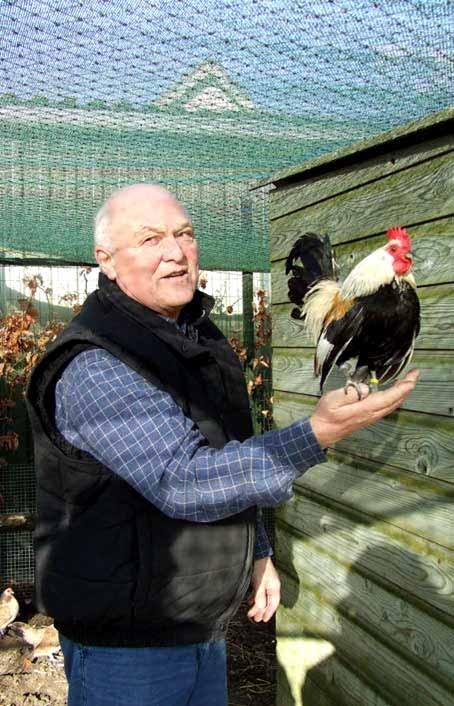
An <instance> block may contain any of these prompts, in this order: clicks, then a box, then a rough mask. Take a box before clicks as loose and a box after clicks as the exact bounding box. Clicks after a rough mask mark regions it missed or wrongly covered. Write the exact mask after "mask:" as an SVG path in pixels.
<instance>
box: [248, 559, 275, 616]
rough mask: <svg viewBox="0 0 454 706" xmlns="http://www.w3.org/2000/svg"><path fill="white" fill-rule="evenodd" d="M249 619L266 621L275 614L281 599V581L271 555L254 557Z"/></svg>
mask: <svg viewBox="0 0 454 706" xmlns="http://www.w3.org/2000/svg"><path fill="white" fill-rule="evenodd" d="M251 589H252V593H251V595H250V597H249V605H251V606H252V608H251V609H250V610H249V611H248V614H247V616H248V618H249V620H252V621H254V622H255V623H259V622H260V621H261V620H263V622H264V623H267V622H268V620H270V618H272V617H273V615H274V614H275V612H276V610H277V607H278V605H279V602H280V600H281V582H280V579H279V575H278V573H277V571H276V569H275V568H274V564H273V562H272V561H271V557H269V556H267V557H264V558H263V559H256V561H255V562H254V569H253V572H252V579H251Z"/></svg>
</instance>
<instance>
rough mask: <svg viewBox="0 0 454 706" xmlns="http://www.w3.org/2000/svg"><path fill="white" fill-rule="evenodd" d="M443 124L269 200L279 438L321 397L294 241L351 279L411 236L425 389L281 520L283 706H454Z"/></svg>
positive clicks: (294, 184) (334, 455) (335, 164)
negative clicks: (297, 307) (326, 250)
mask: <svg viewBox="0 0 454 706" xmlns="http://www.w3.org/2000/svg"><path fill="white" fill-rule="evenodd" d="M436 123H437V118H435V119H434V124H436ZM441 123H442V125H441V128H440V129H439V130H438V131H437V132H438V135H437V133H436V132H435V131H433V130H432V131H431V130H430V129H429V130H427V126H428V125H429V127H430V124H431V121H430V119H429V120H426V121H425V122H424V124H421V125H422V128H424V129H421V130H418V129H415V128H414V126H412V127H411V129H409V130H408V133H406V132H405V130H403V131H402V130H400V137H399V139H396V138H395V136H393V135H390V136H387V137H385V138H380V139H379V140H377V144H379V149H376V150H374V149H367V150H364V149H361V150H359V152H357V153H356V154H355V151H354V150H352V152H351V154H350V156H349V158H348V159H346V160H343V161H342V160H341V161H339V160H338V159H337V156H335V157H336V159H333V160H330V159H329V158H328V159H325V160H322V162H323V163H322V165H321V166H320V164H318V165H317V164H316V168H315V169H312V168H307V169H303V170H302V171H301V173H300V174H299V175H292V181H291V182H290V183H289V182H288V180H287V181H285V180H284V181H282V182H278V183H277V188H276V190H275V191H273V192H271V194H270V200H271V205H270V208H271V224H270V228H271V242H272V249H271V259H272V297H273V381H274V388H275V392H274V410H275V419H276V422H277V425H278V426H284V425H286V424H288V423H290V422H292V421H294V420H295V419H298V418H300V417H302V416H304V415H308V414H310V413H311V412H312V410H313V408H314V406H315V404H316V402H317V393H318V382H317V381H315V380H314V378H313V373H312V356H313V348H312V345H311V342H310V341H309V339H308V337H307V335H306V334H305V333H304V331H303V330H302V328H301V324H300V323H299V322H297V321H295V320H293V319H292V318H290V311H291V309H292V308H293V305H292V304H290V303H289V301H288V296H287V279H286V276H285V270H284V266H285V258H286V256H287V254H288V253H289V251H290V249H291V247H292V245H293V243H294V242H295V240H296V239H297V238H298V237H299V235H301V234H302V233H304V232H306V231H314V232H317V233H321V234H325V233H328V234H329V235H330V238H331V240H332V242H333V243H334V244H335V253H336V259H337V260H338V262H339V265H340V268H341V276H342V275H344V276H345V274H346V273H347V272H348V271H349V270H350V269H351V268H352V266H353V265H354V264H355V263H356V262H358V261H359V259H361V258H362V257H364V256H365V255H366V254H367V253H369V252H370V251H371V250H373V249H374V248H376V247H379V246H380V245H382V244H383V243H384V233H385V230H386V229H387V228H388V227H390V226H394V225H404V226H406V227H407V228H408V230H409V232H410V235H411V236H412V238H413V241H414V253H415V277H416V280H417V283H418V291H419V296H420V299H421V304H422V330H421V335H420V337H419V338H418V341H417V350H416V354H415V357H414V364H415V365H416V366H418V367H419V368H420V369H421V379H420V382H419V384H418V386H417V388H416V390H415V392H414V393H413V394H412V395H411V396H410V397H409V399H408V400H407V402H406V403H405V405H404V408H403V409H402V410H400V411H399V412H398V413H396V414H393V415H392V416H390V417H388V418H386V419H385V420H383V421H381V422H380V423H378V424H376V425H375V426H374V427H372V428H369V429H367V430H364V431H361V432H358V433H357V434H355V435H354V436H352V437H350V438H349V439H346V440H344V441H343V442H341V443H339V444H336V447H335V448H334V449H330V451H329V453H328V462H327V463H325V464H322V465H320V466H318V467H317V468H315V469H311V470H310V471H309V472H308V473H307V474H306V475H305V476H304V477H303V478H301V479H300V480H299V481H298V482H297V483H296V484H295V489H294V490H295V492H294V497H293V499H292V500H291V501H290V502H289V503H288V504H287V505H286V506H284V507H282V508H280V509H279V511H278V513H277V519H276V559H277V564H278V568H279V571H280V574H281V579H282V583H283V605H282V607H281V608H280V609H279V613H278V617H277V633H278V659H279V662H280V665H281V667H280V673H279V679H278V697H277V706H301V704H303V705H304V706H334V705H335V706H372V705H373V706H391V705H392V706H435V705H437V706H450V705H451V704H454V512H453V508H454V112H453V111H451V112H450V113H449V112H448V115H447V118H446V114H445V115H444V119H443V120H441ZM336 382H337V383H338V384H341V383H342V380H341V378H340V377H338V378H337V381H336V380H335V381H334V383H336Z"/></svg>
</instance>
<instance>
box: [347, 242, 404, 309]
mask: <svg viewBox="0 0 454 706" xmlns="http://www.w3.org/2000/svg"><path fill="white" fill-rule="evenodd" d="M393 262H394V260H393V257H392V255H390V254H389V253H388V252H387V251H386V250H385V248H379V249H378V250H374V252H372V253H371V254H370V255H368V256H367V257H365V258H364V260H361V262H359V263H358V264H357V265H356V267H354V268H353V270H352V271H351V272H350V274H349V275H348V277H347V278H346V280H345V281H344V283H343V284H342V287H341V295H342V298H343V299H355V298H356V297H364V296H367V295H368V294H373V293H374V292H376V291H377V289H378V288H379V287H381V286H382V285H384V284H391V282H392V281H393V279H394V278H395V277H396V273H395V272H394V268H393Z"/></svg>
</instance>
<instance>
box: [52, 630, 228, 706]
mask: <svg viewBox="0 0 454 706" xmlns="http://www.w3.org/2000/svg"><path fill="white" fill-rule="evenodd" d="M60 643H61V647H62V650H63V655H64V658H65V672H66V677H67V679H68V683H69V694H68V706H227V676H226V648H225V641H224V640H215V641H212V642H200V643H198V644H194V645H181V646H177V647H85V646H84V645H79V644H78V643H76V642H71V640H67V639H66V638H65V637H63V635H60Z"/></svg>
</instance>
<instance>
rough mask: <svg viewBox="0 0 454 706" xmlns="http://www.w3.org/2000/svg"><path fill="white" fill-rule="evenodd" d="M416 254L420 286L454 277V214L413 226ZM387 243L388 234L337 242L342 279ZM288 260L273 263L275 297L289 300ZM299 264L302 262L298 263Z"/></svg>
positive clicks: (416, 271) (335, 250) (272, 273)
mask: <svg viewBox="0 0 454 706" xmlns="http://www.w3.org/2000/svg"><path fill="white" fill-rule="evenodd" d="M410 235H411V238H412V242H413V253H414V256H415V260H414V267H413V273H414V276H415V279H416V283H417V284H418V286H421V285H426V284H443V283H444V282H453V281H454V265H453V262H454V217H453V216H449V217H448V218H441V219H440V220H437V221H432V222H430V223H423V224H422V225H419V226H414V227H413V228H411V232H410ZM385 244H386V239H385V237H384V235H378V236H376V237H373V238H366V239H364V240H355V241H354V242H349V243H341V244H339V245H336V246H334V254H335V257H336V262H337V264H338V266H339V279H340V280H343V279H345V277H346V276H347V275H348V274H349V272H350V271H351V270H352V269H353V268H354V267H355V265H357V264H358V262H360V260H362V259H363V258H364V257H366V256H367V255H370V253H371V252H373V251H374V250H375V249H377V248H380V247H382V246H383V245H385ZM285 260H286V258H284V259H283V260H276V261H275V262H273V263H272V265H271V281H272V293H273V300H274V301H275V302H276V303H278V302H286V301H288V287H287V275H286V274H285ZM297 264H298V263H297Z"/></svg>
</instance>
